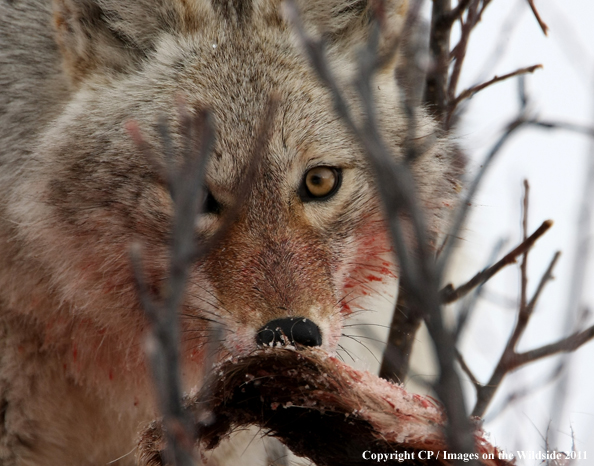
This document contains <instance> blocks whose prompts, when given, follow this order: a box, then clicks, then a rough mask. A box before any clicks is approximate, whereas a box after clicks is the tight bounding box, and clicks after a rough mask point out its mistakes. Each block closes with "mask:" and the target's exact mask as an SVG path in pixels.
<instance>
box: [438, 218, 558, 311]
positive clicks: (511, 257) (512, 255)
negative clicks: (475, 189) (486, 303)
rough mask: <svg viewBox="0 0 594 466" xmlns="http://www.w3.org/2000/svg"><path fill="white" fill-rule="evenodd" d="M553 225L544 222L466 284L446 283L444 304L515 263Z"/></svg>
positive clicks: (443, 291)
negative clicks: (456, 285)
mask: <svg viewBox="0 0 594 466" xmlns="http://www.w3.org/2000/svg"><path fill="white" fill-rule="evenodd" d="M552 226H553V221H552V220H545V221H544V222H542V225H541V226H540V227H539V228H538V229H537V230H536V231H535V232H534V233H532V234H531V235H530V236H529V237H528V238H526V240H524V241H522V242H521V243H520V244H519V245H518V246H517V247H516V248H515V249H513V250H512V251H510V252H509V253H508V254H506V255H505V256H504V257H503V258H502V259H501V260H499V261H498V262H497V263H496V264H493V265H492V266H491V267H489V268H488V269H486V270H483V271H482V272H479V273H477V274H476V275H475V276H474V277H472V278H471V279H470V280H469V281H468V282H466V283H465V284H464V285H461V286H459V287H458V288H454V287H452V285H451V284H450V285H446V286H445V287H444V288H442V290H441V292H440V295H441V302H442V303H444V304H448V303H452V302H454V301H457V300H459V299H460V298H462V297H463V296H466V295H467V294H468V293H469V292H470V291H472V290H473V289H474V288H476V287H477V286H479V285H481V284H483V283H485V282H487V281H488V280H489V279H491V277H493V276H494V275H495V274H497V273H498V272H499V271H500V270H501V269H503V268H504V267H507V266H508V265H511V264H515V263H516V259H517V258H518V256H520V255H521V254H524V253H525V252H526V251H528V250H529V249H530V248H532V246H534V243H536V241H537V240H538V239H539V238H540V237H541V236H542V235H544V234H545V233H546V232H547V230H548V229H549V228H551V227H552Z"/></svg>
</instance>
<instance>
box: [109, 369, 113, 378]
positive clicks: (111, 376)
mask: <svg viewBox="0 0 594 466" xmlns="http://www.w3.org/2000/svg"><path fill="white" fill-rule="evenodd" d="M109 380H113V370H112V369H109Z"/></svg>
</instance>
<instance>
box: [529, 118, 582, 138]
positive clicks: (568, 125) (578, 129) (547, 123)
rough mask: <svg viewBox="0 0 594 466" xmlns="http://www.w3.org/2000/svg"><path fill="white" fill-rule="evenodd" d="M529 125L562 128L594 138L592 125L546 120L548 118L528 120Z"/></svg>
mask: <svg viewBox="0 0 594 466" xmlns="http://www.w3.org/2000/svg"><path fill="white" fill-rule="evenodd" d="M526 124H527V125H532V126H537V127H540V128H544V129H562V130H566V131H572V132H574V133H580V134H583V135H585V136H589V137H592V138H594V128H593V127H591V126H583V125H578V124H576V123H568V122H565V121H546V120H532V119H531V120H526Z"/></svg>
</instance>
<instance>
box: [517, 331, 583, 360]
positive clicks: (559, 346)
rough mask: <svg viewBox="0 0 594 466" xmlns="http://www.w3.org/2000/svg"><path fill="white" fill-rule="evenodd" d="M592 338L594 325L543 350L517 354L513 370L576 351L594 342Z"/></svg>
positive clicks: (544, 347)
mask: <svg viewBox="0 0 594 466" xmlns="http://www.w3.org/2000/svg"><path fill="white" fill-rule="evenodd" d="M592 338H594V325H593V326H591V327H588V328H587V329H586V330H583V331H581V332H576V333H574V334H572V335H570V336H568V337H566V338H563V339H562V340H559V341H557V342H556V343H551V344H550V345H546V346H542V347H541V348H537V349H534V350H531V351H526V352H524V353H519V354H517V355H516V357H515V359H514V360H513V363H512V365H511V368H512V369H516V368H518V367H520V366H523V365H525V364H528V363H530V362H533V361H537V360H539V359H542V358H546V357H547V356H552V355H553V354H559V353H569V352H572V351H575V350H576V349H578V348H579V347H580V346H582V345H583V344H585V343H587V342H589V341H590V340H592Z"/></svg>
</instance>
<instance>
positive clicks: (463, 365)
mask: <svg viewBox="0 0 594 466" xmlns="http://www.w3.org/2000/svg"><path fill="white" fill-rule="evenodd" d="M456 359H457V360H458V363H459V364H460V367H461V368H462V370H463V371H464V373H465V374H466V375H467V376H468V378H469V379H470V381H471V382H472V384H473V385H474V386H475V388H477V389H478V388H479V387H480V386H481V383H480V382H479V381H478V379H477V378H476V377H475V375H474V373H473V372H472V370H471V369H470V367H469V366H468V364H466V361H465V360H464V357H463V356H462V354H461V353H460V352H459V351H456Z"/></svg>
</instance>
